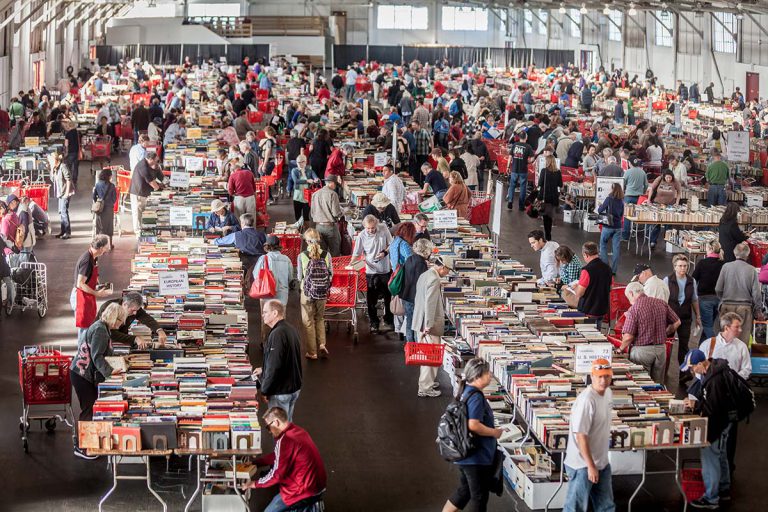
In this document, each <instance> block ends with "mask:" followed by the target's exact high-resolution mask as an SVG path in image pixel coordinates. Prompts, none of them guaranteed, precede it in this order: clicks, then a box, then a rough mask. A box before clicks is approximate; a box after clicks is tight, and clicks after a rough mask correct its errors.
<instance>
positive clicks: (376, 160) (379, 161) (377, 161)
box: [373, 153, 387, 167]
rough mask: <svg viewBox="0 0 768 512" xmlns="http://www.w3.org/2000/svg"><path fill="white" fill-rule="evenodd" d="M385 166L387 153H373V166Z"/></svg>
mask: <svg viewBox="0 0 768 512" xmlns="http://www.w3.org/2000/svg"><path fill="white" fill-rule="evenodd" d="M385 165H387V153H374V154H373V166H374V167H384V166H385Z"/></svg>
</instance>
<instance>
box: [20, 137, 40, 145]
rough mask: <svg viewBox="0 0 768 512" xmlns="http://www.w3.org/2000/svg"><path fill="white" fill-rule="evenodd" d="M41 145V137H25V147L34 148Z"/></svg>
mask: <svg viewBox="0 0 768 512" xmlns="http://www.w3.org/2000/svg"><path fill="white" fill-rule="evenodd" d="M39 145H40V137H24V146H25V147H28V148H29V147H33V146H39Z"/></svg>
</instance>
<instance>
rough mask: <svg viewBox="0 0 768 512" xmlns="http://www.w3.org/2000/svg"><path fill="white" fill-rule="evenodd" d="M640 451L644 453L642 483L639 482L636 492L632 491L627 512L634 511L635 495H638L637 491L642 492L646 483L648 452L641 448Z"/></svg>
mask: <svg viewBox="0 0 768 512" xmlns="http://www.w3.org/2000/svg"><path fill="white" fill-rule="evenodd" d="M640 453H642V454H643V476H642V478H641V479H640V483H639V484H637V488H636V489H635V492H633V493H632V496H630V498H629V503H627V512H632V501H634V499H635V497H636V496H637V493H639V492H640V489H642V488H643V486H644V485H645V476H646V471H647V469H648V468H647V463H648V452H647V451H646V450H640Z"/></svg>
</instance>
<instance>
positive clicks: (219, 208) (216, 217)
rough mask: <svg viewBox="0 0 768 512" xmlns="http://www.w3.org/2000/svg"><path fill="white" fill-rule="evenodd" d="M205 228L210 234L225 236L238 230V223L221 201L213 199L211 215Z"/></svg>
mask: <svg viewBox="0 0 768 512" xmlns="http://www.w3.org/2000/svg"><path fill="white" fill-rule="evenodd" d="M205 227H206V229H207V230H208V231H209V232H211V233H221V234H222V235H226V234H228V233H232V232H233V231H237V230H239V229H240V222H238V220H237V217H235V215H234V214H233V213H232V212H231V211H229V209H228V208H227V205H226V204H224V202H223V201H222V200H221V199H214V200H213V201H211V213H210V215H208V223H207V224H206V226H205Z"/></svg>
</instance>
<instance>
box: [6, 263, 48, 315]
mask: <svg viewBox="0 0 768 512" xmlns="http://www.w3.org/2000/svg"><path fill="white" fill-rule="evenodd" d="M11 280H12V281H13V286H14V293H13V295H14V297H13V301H10V300H9V301H6V305H5V313H6V314H7V315H10V314H11V313H13V310H14V309H20V310H21V311H22V313H23V312H24V311H26V310H27V309H37V314H38V316H39V317H40V318H43V317H45V315H46V313H48V274H47V269H46V266H45V263H36V262H29V261H25V262H22V263H21V264H19V266H18V267H14V268H12V269H11Z"/></svg>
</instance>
